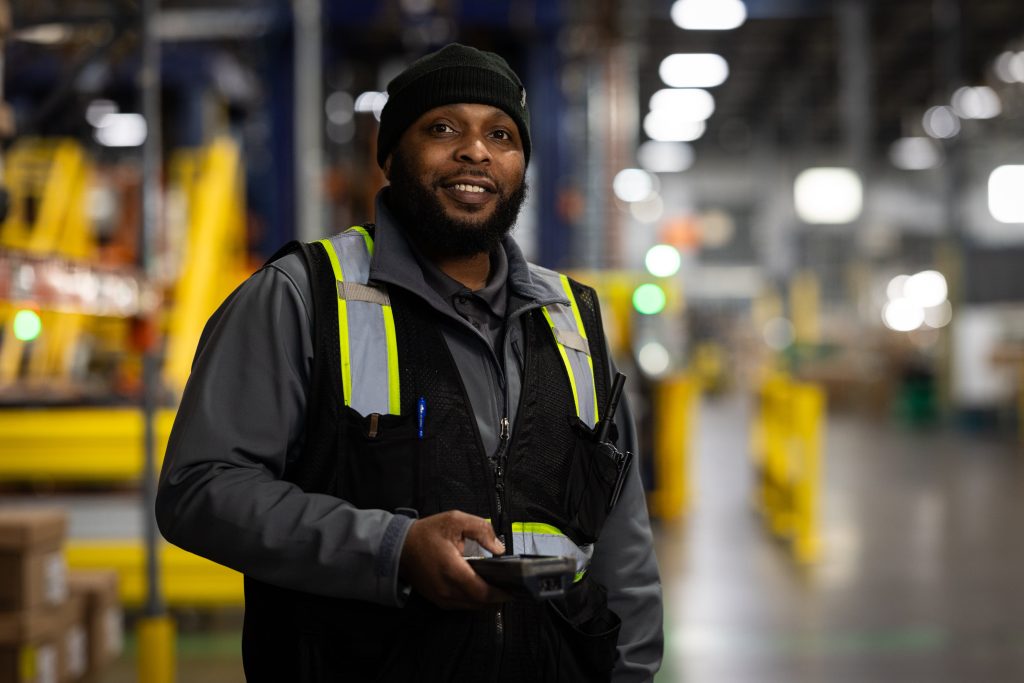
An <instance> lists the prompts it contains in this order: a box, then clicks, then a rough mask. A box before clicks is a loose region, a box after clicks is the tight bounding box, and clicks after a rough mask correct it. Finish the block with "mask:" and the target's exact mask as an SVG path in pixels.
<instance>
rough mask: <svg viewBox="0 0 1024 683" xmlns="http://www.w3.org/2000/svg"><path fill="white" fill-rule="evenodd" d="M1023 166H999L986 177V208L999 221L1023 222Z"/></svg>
mask: <svg viewBox="0 0 1024 683" xmlns="http://www.w3.org/2000/svg"><path fill="white" fill-rule="evenodd" d="M1021 188H1024V166H1000V167H999V168H997V169H995V170H994V171H992V173H991V174H990V175H989V177H988V210H989V213H991V214H992V217H993V218H995V219H996V220H997V221H999V222H1000V223H1024V193H1022V192H1021Z"/></svg>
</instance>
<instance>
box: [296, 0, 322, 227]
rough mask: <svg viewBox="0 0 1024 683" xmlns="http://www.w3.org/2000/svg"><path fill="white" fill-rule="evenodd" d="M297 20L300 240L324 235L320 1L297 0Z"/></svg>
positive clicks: (297, 190) (297, 199)
mask: <svg viewBox="0 0 1024 683" xmlns="http://www.w3.org/2000/svg"><path fill="white" fill-rule="evenodd" d="M292 12H293V13H294V17H295V41H294V43H295V45H294V49H295V219H296V220H295V225H296V238H298V239H300V240H303V241H305V242H310V241H313V240H315V239H317V238H319V237H321V236H322V235H323V233H324V229H325V227H326V226H325V225H324V203H323V189H322V174H323V148H322V144H321V141H322V132H323V115H322V112H323V92H322V90H323V61H322V54H321V53H322V48H323V46H322V42H323V36H322V26H321V23H322V22H321V16H322V14H321V5H320V0H293V1H292Z"/></svg>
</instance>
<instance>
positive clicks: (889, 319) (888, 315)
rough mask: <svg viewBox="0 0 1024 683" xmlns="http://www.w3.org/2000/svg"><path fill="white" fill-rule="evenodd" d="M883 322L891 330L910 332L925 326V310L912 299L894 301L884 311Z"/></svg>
mask: <svg viewBox="0 0 1024 683" xmlns="http://www.w3.org/2000/svg"><path fill="white" fill-rule="evenodd" d="M882 322H883V323H885V326H886V327H888V328H889V329H890V330H895V331H897V332H910V331H911V330H916V329H917V328H919V327H921V325H923V324H924V309H923V308H921V307H920V306H919V305H917V304H916V303H914V302H913V301H911V300H910V299H893V300H892V301H890V302H889V303H887V304H886V305H885V308H883V309H882Z"/></svg>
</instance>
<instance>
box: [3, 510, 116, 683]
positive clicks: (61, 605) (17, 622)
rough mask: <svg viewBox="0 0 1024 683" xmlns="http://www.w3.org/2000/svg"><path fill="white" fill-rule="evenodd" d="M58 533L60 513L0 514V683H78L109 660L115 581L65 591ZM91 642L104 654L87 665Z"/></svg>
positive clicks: (90, 581) (61, 531)
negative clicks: (94, 622)
mask: <svg viewBox="0 0 1024 683" xmlns="http://www.w3.org/2000/svg"><path fill="white" fill-rule="evenodd" d="M66 531H67V517H66V515H65V513H64V512H63V511H62V510H59V509H42V508H0V683H8V682H10V683H69V682H71V681H80V680H82V679H83V677H85V676H86V675H87V674H90V675H91V673H92V672H93V671H95V670H97V669H98V668H99V667H101V666H102V665H103V664H104V663H107V662H109V661H110V659H111V657H110V656H109V655H108V654H107V652H108V651H109V652H116V650H115V649H112V648H111V645H109V643H110V642H111V639H112V638H118V639H119V637H120V615H119V612H118V613H117V614H116V615H115V616H104V615H107V614H110V613H111V611H110V610H111V607H110V606H111V605H113V606H114V607H115V608H116V596H117V584H116V578H115V577H112V576H109V575H107V576H106V577H100V578H96V577H86V578H84V579H82V580H80V581H79V580H76V582H75V584H74V585H75V590H73V591H72V590H69V585H68V575H67V569H66V564H65V561H64V554H63V546H64V538H65V534H66ZM111 584H112V587H111ZM96 610H99V612H98V613H97V611H96ZM97 614H99V616H98V617H97V616H96V615H97ZM94 617H95V618H96V619H98V621H99V622H103V623H100V625H99V626H94V625H93V622H92V621H91V619H93V618H94ZM115 618H116V619H117V623H116V628H115V624H114V619H115ZM104 620H106V622H104ZM115 630H116V633H117V635H116V636H113V635H112V634H113V633H114V631H115ZM97 639H99V645H98V646H99V647H102V648H104V650H102V652H101V653H100V654H97V655H96V656H95V657H92V656H91V653H92V650H93V648H94V647H97V643H96V640H97ZM113 642H114V645H116V647H119V642H120V641H119V640H114V641H113ZM115 656H116V655H115ZM94 663H95V664H94Z"/></svg>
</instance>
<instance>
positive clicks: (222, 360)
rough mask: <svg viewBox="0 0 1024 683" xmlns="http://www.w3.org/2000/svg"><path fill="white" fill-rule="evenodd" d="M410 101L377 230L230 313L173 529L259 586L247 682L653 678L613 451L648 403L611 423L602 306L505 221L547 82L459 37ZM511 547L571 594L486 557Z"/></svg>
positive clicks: (651, 629)
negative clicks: (491, 570)
mask: <svg viewBox="0 0 1024 683" xmlns="http://www.w3.org/2000/svg"><path fill="white" fill-rule="evenodd" d="M388 93H389V99H388V102H387V105H386V106H385V108H384V110H383V113H382V116H381V124H380V129H379V135H378V150H377V158H378V162H379V163H380V165H381V167H382V168H383V169H384V173H385V175H386V176H387V178H388V180H389V183H390V184H389V186H387V187H385V188H384V189H383V190H381V192H380V194H379V195H378V198H377V203H376V222H375V224H367V225H361V226H354V227H353V228H350V229H349V230H347V231H345V232H343V233H341V234H339V235H335V236H334V237H331V238H329V239H324V240H321V241H319V242H316V243H312V244H298V243H293V244H292V245H290V246H289V247H288V248H286V249H283V250H282V251H281V252H279V254H278V255H277V256H275V257H274V258H272V259H271V261H270V262H269V263H268V264H267V266H265V267H264V268H263V269H261V270H260V271H259V272H257V273H256V274H254V275H253V276H252V277H251V278H250V279H249V280H248V281H247V282H245V283H244V284H243V285H242V286H241V287H239V289H238V290H236V291H235V292H234V293H233V294H232V295H231V296H230V297H229V298H228V299H227V300H226V301H225V302H224V304H223V305H222V306H221V307H220V309H219V310H218V311H217V312H216V313H215V314H214V315H213V317H212V318H211V319H210V321H209V323H208V324H207V327H206V329H205V331H204V333H203V336H202V339H201V341H200V344H199V349H198V351H197V353H196V358H195V362H194V366H193V370H192V375H191V377H190V379H189V382H188V385H187V387H186V389H185V393H184V396H183V398H182V403H181V407H180V409H179V411H178V415H177V419H176V420H175V424H174V428H173V430H172V433H171V438H170V442H169V444H168V449H167V457H166V459H165V462H164V466H163V471H162V473H161V478H160V488H159V495H158V499H157V510H156V512H157V519H158V522H159V525H160V529H161V531H162V533H163V534H164V536H165V537H166V538H167V539H168V540H169V541H171V542H172V543H175V544H177V545H179V546H181V547H183V548H185V549H186V550H189V551H192V552H194V553H198V554H200V555H203V556H205V557H208V558H210V559H212V560H214V561H216V562H220V563H222V564H225V565H227V566H229V567H233V568H235V569H237V570H238V571H240V572H242V573H243V574H244V575H245V597H246V614H245V624H244V628H243V639H242V656H243V664H244V668H245V674H246V677H247V679H248V680H250V681H396V682H397V681H403V682H404V681H485V680H494V681H537V682H539V681H587V682H591V681H601V680H614V681H634V680H635V681H645V680H650V679H651V678H652V677H653V675H654V673H655V672H656V671H657V669H658V667H659V664H660V661H661V652H662V624H661V622H662V610H661V588H660V582H659V578H658V571H657V565H656V563H655V558H654V552H653V548H652V541H651V532H650V526H649V522H648V517H647V511H646V506H645V503H644V498H643V490H642V487H641V482H640V477H639V472H638V471H637V467H636V465H635V464H630V462H631V461H630V460H629V459H628V458H619V459H617V460H615V464H613V465H608V463H610V462H612V461H611V460H610V459H609V457H608V454H609V453H613V454H620V453H622V452H625V451H627V450H629V449H632V450H633V451H634V452H635V444H633V443H632V441H633V438H634V437H633V434H634V430H633V426H632V424H631V420H630V418H629V411H628V407H627V406H625V405H622V406H621V407H620V410H619V411H618V413H617V417H616V419H615V420H614V424H612V420H610V419H605V420H604V422H602V418H603V417H606V414H607V412H608V409H607V406H608V405H609V404H610V403H611V402H612V400H611V398H610V394H613V393H615V392H614V391H613V389H612V385H613V379H612V378H613V377H614V369H613V366H612V363H611V360H610V357H609V353H608V349H607V345H606V343H605V339H604V334H603V331H602V327H601V316H600V310H599V307H598V302H597V297H596V296H595V294H594V292H593V290H591V289H589V288H588V287H585V286H583V285H581V284H579V283H577V282H575V281H573V280H570V279H569V278H566V277H565V276H562V275H559V274H558V273H554V272H552V271H550V270H546V269H544V268H540V267H538V266H535V265H532V264H529V263H527V262H526V260H525V259H524V258H523V256H522V253H521V252H520V250H519V248H518V246H517V245H516V243H515V241H514V240H513V239H512V238H511V237H510V236H509V233H510V231H511V229H512V227H513V226H514V224H515V220H516V217H517V215H518V213H519V209H520V206H521V204H522V202H523V199H524V197H525V195H526V179H525V178H526V166H527V164H528V163H529V159H530V151H531V146H530V128H529V109H528V108H527V103H526V90H525V89H524V87H523V85H522V82H521V81H520V79H519V77H518V76H517V75H516V74H515V72H514V71H513V70H512V69H511V68H510V67H509V66H508V64H507V63H506V62H505V61H504V60H503V59H502V58H501V57H499V56H498V55H495V54H492V53H488V52H482V51H479V50H476V49H474V48H470V47H466V46H463V45H458V44H452V45H449V46H447V47H445V48H443V49H442V50H440V51H438V52H435V53H433V54H430V55H427V56H426V57H424V58H422V59H420V60H419V61H417V62H415V63H414V64H412V65H411V66H410V67H409V68H408V69H407V70H406V71H404V72H403V73H401V74H400V75H399V76H397V77H396V78H395V79H394V80H393V81H392V82H391V83H390V85H389V86H388ZM599 434H608V435H609V436H607V437H601V438H598V435H599ZM602 439H604V440H603V441H602ZM616 439H617V440H618V442H619V444H618V446H619V448H618V449H616V448H614V447H613V446H611V445H607V444H610V443H613V442H615V441H616ZM602 444H605V445H602ZM609 468H610V469H609ZM616 468H618V469H617V470H616ZM595 472H605V473H607V472H611V478H610V479H609V478H608V477H604V475H603V474H600V473H599V474H595ZM601 477H604V478H603V479H602V478H601ZM612 480H614V483H615V487H614V488H615V491H614V495H612V496H611V497H609V495H608V490H606V488H605V485H607V484H610V482H611V481H612ZM513 554H514V555H547V556H559V557H567V558H571V559H572V561H573V563H574V573H572V575H571V581H566V585H564V586H561V588H562V589H564V590H559V591H554V592H552V594H551V595H549V596H546V597H545V596H538V595H537V594H531V593H529V592H528V591H524V592H519V591H505V590H502V589H500V588H498V587H496V586H495V585H492V584H490V583H488V582H486V581H485V580H484V579H483V578H481V576H480V575H479V574H477V573H476V571H474V569H473V566H472V565H471V564H470V562H469V561H467V559H466V558H467V557H470V556H491V555H495V556H500V555H513Z"/></svg>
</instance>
